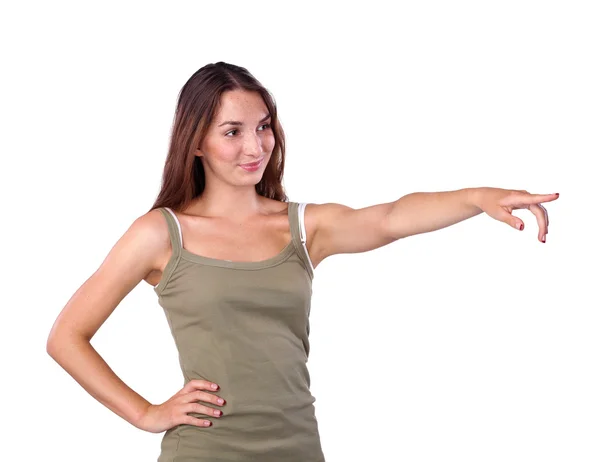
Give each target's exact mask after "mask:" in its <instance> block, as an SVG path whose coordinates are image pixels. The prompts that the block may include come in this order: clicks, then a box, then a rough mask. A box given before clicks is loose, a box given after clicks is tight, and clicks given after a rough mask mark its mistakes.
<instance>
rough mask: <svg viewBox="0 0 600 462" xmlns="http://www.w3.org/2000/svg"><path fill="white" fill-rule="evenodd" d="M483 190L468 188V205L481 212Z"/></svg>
mask: <svg viewBox="0 0 600 462" xmlns="http://www.w3.org/2000/svg"><path fill="white" fill-rule="evenodd" d="M482 189H483V188H466V197H467V199H466V200H467V203H468V204H469V205H471V206H473V207H476V208H477V209H478V210H481V207H480V206H479V204H480V203H481V202H480V198H481V191H482Z"/></svg>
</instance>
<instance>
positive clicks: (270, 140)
mask: <svg viewBox="0 0 600 462" xmlns="http://www.w3.org/2000/svg"><path fill="white" fill-rule="evenodd" d="M263 147H264V150H265V151H267V152H271V151H272V150H273V148H274V147H275V135H273V133H271V134H269V135H268V136H265V138H263Z"/></svg>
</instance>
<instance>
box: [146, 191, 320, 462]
mask: <svg viewBox="0 0 600 462" xmlns="http://www.w3.org/2000/svg"><path fill="white" fill-rule="evenodd" d="M305 205H306V204H305V203H297V202H289V203H288V221H289V225H290V232H291V236H292V238H291V241H290V242H289V243H288V245H287V246H286V247H285V248H284V249H283V250H282V251H281V252H279V254H277V255H275V256H273V257H271V258H269V259H267V260H262V261H251V262H250V261H246V262H237V261H231V260H219V259H215V258H209V257H203V256H200V255H197V254H194V253H192V252H190V251H188V250H187V249H185V248H183V245H182V241H183V239H182V232H181V225H180V223H179V221H178V220H177V217H176V215H175V214H174V213H173V211H172V210H171V209H169V208H166V207H163V208H160V209H159V210H160V211H161V212H162V214H163V215H164V217H165V219H166V220H167V224H168V228H169V235H170V239H171V248H172V253H171V257H170V259H169V261H168V263H167V265H166V267H165V269H164V271H163V276H162V279H161V280H160V282H159V283H158V284H157V285H156V286H154V291H155V292H156V294H157V295H158V301H159V304H160V305H161V306H162V308H163V309H164V312H165V315H166V317H167V321H168V324H169V327H170V329H171V333H172V335H173V339H174V341H175V345H176V347H177V350H178V352H179V364H180V366H181V371H182V373H183V378H184V385H185V383H187V382H189V381H190V380H192V379H205V380H209V381H212V382H215V383H218V384H219V386H220V388H219V390H217V391H216V392H211V391H209V390H203V391H206V392H207V393H213V394H217V395H218V396H220V397H222V398H223V399H225V401H226V404H225V405H224V406H217V405H213V404H211V403H206V402H201V401H200V404H204V405H207V406H209V407H212V408H216V409H220V410H222V411H223V415H222V416H221V417H213V416H207V415H205V414H196V413H189V415H192V416H194V417H198V418H202V419H207V420H210V421H211V422H212V425H211V426H209V427H198V426H195V425H188V424H182V425H177V426H175V427H172V428H170V429H169V430H167V431H166V432H165V434H164V436H163V438H162V442H161V452H160V456H159V458H158V462H167V461H168V462H209V461H210V462H220V461H223V462H225V461H227V462H232V461H238V462H241V461H244V462H245V461H260V462H283V461H285V462H324V461H325V458H324V455H323V452H322V449H321V443H320V437H319V430H318V426H317V420H316V418H315V409H314V406H313V403H314V402H315V398H314V397H313V395H312V394H311V392H310V376H309V372H308V369H307V365H306V363H307V360H308V355H309V341H308V336H309V332H310V326H309V314H310V306H311V296H312V280H313V274H314V273H313V271H314V268H313V266H312V263H311V261H310V258H309V256H308V252H307V250H306V239H305V235H306V233H305V229H304V221H303V220H304V207H305Z"/></svg>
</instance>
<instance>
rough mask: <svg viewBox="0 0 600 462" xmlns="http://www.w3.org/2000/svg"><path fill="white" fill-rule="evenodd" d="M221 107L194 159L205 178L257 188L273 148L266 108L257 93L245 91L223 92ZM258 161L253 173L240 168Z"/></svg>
mask: <svg viewBox="0 0 600 462" xmlns="http://www.w3.org/2000/svg"><path fill="white" fill-rule="evenodd" d="M220 103H221V104H220V108H219V110H218V111H217V114H216V115H215V117H214V120H213V122H212V123H211V125H210V127H209V130H208V133H207V135H206V137H205V138H204V141H203V142H202V145H201V149H199V150H198V151H197V154H196V155H197V156H199V157H200V158H201V159H202V164H203V166H204V171H205V174H206V175H207V176H209V175H210V176H216V177H217V178H219V179H220V180H221V181H223V182H226V183H228V184H232V185H235V186H242V185H256V184H257V183H258V182H259V181H260V180H261V178H262V175H263V172H264V170H265V167H266V166H267V164H268V162H269V159H270V158H271V153H272V151H273V147H274V146H275V137H274V135H273V130H272V129H271V125H270V122H271V118H270V117H269V111H268V109H267V106H266V105H265V103H264V101H263V99H262V97H261V96H260V94H259V93H257V92H248V91H244V90H231V91H226V92H225V93H223V94H222V95H221V100H220ZM261 159H262V162H261V164H260V165H259V167H258V169H256V170H246V169H244V168H242V167H241V165H242V164H246V163H250V162H256V161H259V160H261ZM207 180H208V179H207Z"/></svg>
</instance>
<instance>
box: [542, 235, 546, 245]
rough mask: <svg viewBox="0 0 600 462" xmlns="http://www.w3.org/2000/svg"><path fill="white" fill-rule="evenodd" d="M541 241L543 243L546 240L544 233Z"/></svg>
mask: <svg viewBox="0 0 600 462" xmlns="http://www.w3.org/2000/svg"><path fill="white" fill-rule="evenodd" d="M542 242H544V243H545V242H546V235H545V234H544V235H543V236H542Z"/></svg>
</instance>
